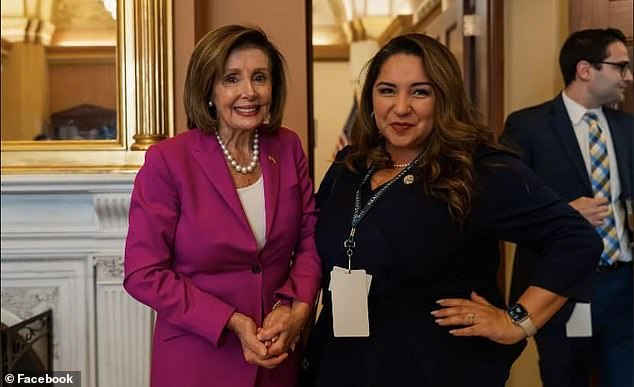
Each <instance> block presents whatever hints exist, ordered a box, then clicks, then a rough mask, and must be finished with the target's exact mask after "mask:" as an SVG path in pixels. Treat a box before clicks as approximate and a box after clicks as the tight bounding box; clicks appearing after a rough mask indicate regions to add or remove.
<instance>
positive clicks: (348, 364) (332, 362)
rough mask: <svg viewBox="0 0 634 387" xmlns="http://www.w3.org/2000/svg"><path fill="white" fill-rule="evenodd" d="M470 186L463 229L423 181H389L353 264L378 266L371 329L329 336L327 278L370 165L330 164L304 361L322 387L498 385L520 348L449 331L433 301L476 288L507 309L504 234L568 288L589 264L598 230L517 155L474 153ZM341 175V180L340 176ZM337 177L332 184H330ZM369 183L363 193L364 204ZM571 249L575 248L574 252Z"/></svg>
mask: <svg viewBox="0 0 634 387" xmlns="http://www.w3.org/2000/svg"><path fill="white" fill-rule="evenodd" d="M476 159H477V161H476V170H477V184H476V187H475V190H474V191H475V192H474V197H473V208H472V211H471V214H470V215H469V217H468V218H467V219H466V221H465V222H464V224H463V225H462V226H459V225H457V224H456V223H455V222H454V221H453V220H452V219H451V217H450V215H449V212H448V210H447V203H445V202H444V201H442V200H440V199H437V198H435V197H432V196H430V195H426V194H425V192H424V189H423V187H422V184H421V183H416V182H414V184H404V182H403V181H402V179H401V181H396V182H395V183H394V184H393V185H392V186H391V187H390V188H389V189H388V190H387V191H386V192H385V194H384V195H383V196H382V197H381V198H380V199H379V200H378V201H377V202H376V204H375V206H374V207H373V208H372V209H371V210H370V211H369V212H368V213H367V215H366V216H365V218H364V219H363V220H362V221H361V223H360V225H359V226H358V227H357V231H356V239H355V241H356V248H355V251H354V256H353V258H352V265H353V268H354V269H358V268H363V269H365V270H366V271H367V272H368V273H370V274H372V275H373V278H372V285H371V288H370V293H369V299H368V304H369V318H370V337H369V338H334V337H333V333H332V313H331V307H330V297H331V296H330V292H329V291H328V280H329V278H330V275H329V273H330V271H331V269H332V267H333V265H338V266H343V267H346V266H347V258H346V251H345V249H344V246H343V241H344V240H345V239H346V237H347V236H348V234H349V233H350V220H351V215H352V211H353V204H354V197H355V192H356V190H357V188H358V187H359V183H360V182H361V180H362V178H363V176H364V175H365V173H366V171H359V173H354V172H351V171H349V170H347V169H343V168H341V165H338V166H337V165H335V166H334V167H331V169H330V170H329V172H328V173H327V174H326V177H325V178H324V180H323V182H322V184H321V187H320V189H319V192H318V194H317V205H318V207H319V208H320V210H319V211H320V212H319V217H318V218H319V219H318V223H317V228H316V231H315V240H316V242H317V248H318V251H319V255H320V257H321V258H322V265H323V270H324V272H323V273H324V275H323V277H322V278H323V279H324V281H323V287H324V293H323V295H324V297H323V300H324V308H323V310H322V313H321V315H320V317H319V321H318V322H317V326H316V327H315V329H314V331H313V335H312V338H311V344H312V345H310V359H311V360H310V362H311V365H312V367H313V368H314V370H315V374H316V377H317V383H316V385H317V386H328V387H337V386H346V387H350V386H364V387H367V386H406V385H412V383H413V381H415V382H416V385H417V386H434V387H436V386H445V387H446V386H461V387H462V386H467V385H474V386H476V385H477V386H503V385H504V382H505V380H506V379H507V377H508V372H509V368H510V366H511V364H512V362H513V361H514V360H515V358H516V357H517V356H518V355H519V353H520V352H521V350H522V349H523V342H522V343H521V344H520V343H518V345H510V346H507V345H501V344H496V343H494V342H492V341H490V340H488V339H485V338H481V337H471V338H464V337H454V336H452V335H451V334H449V333H448V332H447V331H448V328H444V327H440V326H438V325H437V324H436V323H435V322H434V317H433V316H432V315H430V312H431V311H432V310H435V309H438V305H437V304H436V303H435V301H436V300H438V299H441V298H449V297H460V298H468V297H469V294H470V292H471V291H472V290H475V291H476V292H478V293H479V294H481V295H482V296H484V297H485V298H487V299H488V300H489V301H491V302H492V303H493V304H495V305H498V306H499V307H504V301H503V298H502V295H501V293H500V291H499V289H498V287H497V271H498V265H499V256H498V241H499V240H500V239H507V240H514V241H518V242H524V243H527V244H528V245H530V246H532V247H533V248H534V249H536V250H539V251H542V252H543V253H544V255H545V257H546V258H545V260H546V261H547V262H548V265H547V266H544V267H543V269H542V270H541V271H540V273H539V279H538V281H539V283H540V284H541V285H542V287H544V288H547V289H550V290H552V291H555V292H558V293H562V294H567V295H572V296H574V295H575V294H576V292H577V289H576V284H577V282H578V280H579V278H580V277H584V278H585V277H589V276H591V275H592V272H593V271H594V262H595V257H596V255H597V254H599V252H600V250H601V248H602V245H601V241H600V238H599V237H598V235H597V234H596V232H595V231H594V229H593V228H592V227H591V226H590V225H589V224H588V223H587V222H585V221H584V220H583V219H582V218H581V217H580V215H579V214H578V213H577V212H576V211H574V210H573V209H572V208H571V207H570V206H568V205H567V204H566V203H564V202H563V201H562V200H561V199H560V198H559V197H558V196H557V195H556V194H555V193H553V192H552V191H551V190H550V189H548V188H547V187H546V186H545V185H544V183H543V182H542V181H541V180H539V179H538V178H537V177H536V176H535V175H534V174H533V173H532V172H531V171H530V169H528V168H527V167H526V166H525V165H524V164H523V163H522V162H521V160H519V158H517V157H514V156H512V155H509V154H506V153H502V152H499V151H495V150H492V149H488V148H483V149H481V150H480V151H479V152H478V154H477V155H476ZM335 181H336V182H335ZM333 185H334V187H333ZM370 195H371V191H370V189H369V187H368V185H367V184H366V185H364V187H363V188H362V191H361V197H362V203H363V204H365V203H366V202H367V201H368V199H369V196H370ZM571 252H572V254H571Z"/></svg>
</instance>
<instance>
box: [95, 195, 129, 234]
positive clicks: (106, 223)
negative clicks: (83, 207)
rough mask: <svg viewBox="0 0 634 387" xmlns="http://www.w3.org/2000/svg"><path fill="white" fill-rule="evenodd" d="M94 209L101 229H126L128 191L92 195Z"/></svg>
mask: <svg viewBox="0 0 634 387" xmlns="http://www.w3.org/2000/svg"><path fill="white" fill-rule="evenodd" d="M94 203H95V210H96V212H97V218H98V219H99V226H100V227H101V229H102V230H112V229H114V230H126V229H127V227H128V212H129V210H130V194H129V193H118V194H116V193H108V194H97V195H95V196H94Z"/></svg>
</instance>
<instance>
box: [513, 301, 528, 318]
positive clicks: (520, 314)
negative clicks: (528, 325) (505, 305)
mask: <svg viewBox="0 0 634 387" xmlns="http://www.w3.org/2000/svg"><path fill="white" fill-rule="evenodd" d="M508 312H509V315H510V316H511V319H513V321H522V320H524V319H525V318H526V317H528V312H527V311H526V309H524V307H523V306H522V305H520V304H515V305H511V307H510V308H509V309H508Z"/></svg>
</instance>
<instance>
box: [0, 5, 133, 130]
mask: <svg viewBox="0 0 634 387" xmlns="http://www.w3.org/2000/svg"><path fill="white" fill-rule="evenodd" d="M40 4H41V5H40V9H39V10H37V12H38V14H39V15H40V18H39V19H35V18H34V17H33V16H35V15H29V10H28V9H24V8H23V7H20V2H17V1H13V2H5V3H4V4H3V6H2V21H3V27H4V26H5V25H7V26H10V25H15V24H16V21H17V20H19V19H21V18H25V17H26V18H29V19H30V20H29V23H32V20H38V21H39V24H40V25H42V26H46V28H40V31H38V32H36V33H35V36H29V33H28V29H29V27H27V28H26V30H25V29H20V30H18V29H16V28H14V29H10V28H6V29H5V28H3V31H2V38H3V39H5V40H7V44H5V48H6V53H3V56H2V95H3V96H7V97H6V98H3V99H2V131H1V133H2V136H1V138H2V141H64V140H117V139H119V138H121V135H120V133H118V131H117V125H116V123H117V122H116V121H117V120H116V118H117V111H116V109H117V95H116V93H117V89H116V79H117V77H116V44H117V24H116V17H117V14H116V0H112V1H111V0H108V1H106V0H61V1H59V0H58V1H55V2H50V3H48V4H47V5H43V4H42V2H41V3H40ZM44 7H49V8H50V9H46V8H44ZM107 7H108V8H110V9H111V10H112V12H110V11H109V10H108V9H107ZM47 11H48V12H47ZM46 13H49V14H50V20H46V19H45V18H44V17H43V16H42V15H45V14H46ZM29 16H31V17H29ZM51 30H53V32H52V33H49V32H48V31H51Z"/></svg>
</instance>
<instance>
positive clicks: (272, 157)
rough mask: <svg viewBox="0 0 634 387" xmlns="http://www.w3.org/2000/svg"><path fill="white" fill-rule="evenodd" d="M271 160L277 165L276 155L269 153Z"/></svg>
mask: <svg viewBox="0 0 634 387" xmlns="http://www.w3.org/2000/svg"><path fill="white" fill-rule="evenodd" d="M269 161H270V162H272V163H273V164H274V165H277V159H276V158H275V156H271V155H269Z"/></svg>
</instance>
